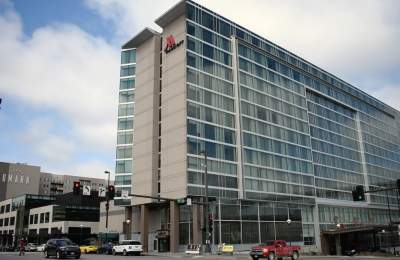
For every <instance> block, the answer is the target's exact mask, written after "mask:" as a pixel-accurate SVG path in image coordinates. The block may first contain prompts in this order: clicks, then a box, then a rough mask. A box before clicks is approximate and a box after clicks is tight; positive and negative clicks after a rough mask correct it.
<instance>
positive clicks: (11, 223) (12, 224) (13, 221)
mask: <svg viewBox="0 0 400 260" xmlns="http://www.w3.org/2000/svg"><path fill="white" fill-rule="evenodd" d="M14 225H15V217H11V218H10V226H14Z"/></svg>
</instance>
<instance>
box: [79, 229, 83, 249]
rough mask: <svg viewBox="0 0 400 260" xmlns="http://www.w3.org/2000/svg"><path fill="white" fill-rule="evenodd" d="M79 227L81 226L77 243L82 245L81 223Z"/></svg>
mask: <svg viewBox="0 0 400 260" xmlns="http://www.w3.org/2000/svg"><path fill="white" fill-rule="evenodd" d="M79 227H80V228H81V232H80V234H79V245H82V227H83V225H82V224H80V225H79Z"/></svg>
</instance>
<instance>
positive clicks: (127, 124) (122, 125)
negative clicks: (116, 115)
mask: <svg viewBox="0 0 400 260" xmlns="http://www.w3.org/2000/svg"><path fill="white" fill-rule="evenodd" d="M127 129H133V118H120V119H118V130H127Z"/></svg>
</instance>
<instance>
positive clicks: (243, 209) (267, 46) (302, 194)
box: [121, 1, 400, 244]
mask: <svg viewBox="0 0 400 260" xmlns="http://www.w3.org/2000/svg"><path fill="white" fill-rule="evenodd" d="M186 18H187V19H186V31H187V36H186V47H187V50H186V77H187V83H186V88H187V163H188V165H187V166H188V173H187V183H188V188H187V191H188V196H201V195H203V194H204V181H203V179H204V166H205V165H204V164H205V162H204V156H203V151H205V152H206V153H207V156H208V160H207V169H208V173H209V177H208V178H209V179H208V182H209V192H210V196H215V197H218V198H220V199H222V200H225V199H227V200H228V201H231V202H228V203H227V202H224V201H222V202H219V203H217V206H216V207H215V209H214V210H215V212H216V214H217V220H216V221H215V222H214V225H215V226H214V230H215V231H214V234H213V235H214V241H216V242H226V243H234V244H239V243H243V244H246V243H258V242H264V241H267V240H270V239H275V238H276V239H280V238H281V239H290V240H292V241H294V242H301V243H304V244H313V243H315V239H314V237H315V236H316V235H315V232H316V230H315V227H316V226H318V223H319V228H321V229H322V230H324V229H327V228H331V227H332V226H333V225H334V224H335V223H346V224H348V225H352V224H360V223H361V224H382V223H387V219H388V213H389V212H388V210H386V197H385V194H384V193H372V194H369V195H367V204H365V205H364V204H359V203H357V202H353V201H352V200H353V198H352V193H351V191H352V190H353V189H354V188H355V186H356V185H363V186H364V187H365V190H373V189H378V188H384V187H388V186H391V185H394V183H395V180H397V179H400V137H399V132H400V131H399V125H400V124H399V122H400V121H399V117H400V113H399V112H398V111H396V110H394V109H393V108H391V107H389V106H387V105H385V104H383V103H382V102H380V101H378V100H377V99H375V98H373V97H371V96H369V95H367V94H366V93H364V92H362V91H360V90H358V89H356V88H355V87H353V86H351V85H349V84H348V83H346V82H344V81H342V80H340V79H338V78H336V77H334V76H332V75H331V74H329V73H327V72H325V71H323V70H321V69H319V68H318V67H316V66H314V65H312V64H311V63H309V62H306V61H304V60H303V59H301V58H299V57H297V56H295V55H293V54H292V53H290V52H288V51H286V50H284V49H282V48H280V47H278V46H276V45H275V44H273V43H271V42H269V41H268V40H265V39H263V38H261V37H260V36H258V35H256V34H254V33H252V32H250V31H248V30H246V29H244V28H242V27H240V26H238V25H237V24H235V23H233V22H231V21H229V20H227V19H225V18H223V17H221V16H219V15H217V14H215V13H213V12H212V11H209V10H208V9H206V8H204V7H202V6H200V5H198V4H196V3H193V2H191V1H188V2H187V9H186ZM126 69H128V68H126ZM121 73H122V72H121ZM123 109H126V110H127V109H128V108H127V107H126V108H123ZM121 138H122V137H121ZM232 199H242V200H232ZM333 200H334V201H335V202H336V204H337V206H329V205H332V201H333ZM217 201H220V200H217ZM232 201H239V202H237V203H232ZM251 201H253V202H251ZM266 201H270V202H266ZM280 202H285V203H286V204H285V203H284V204H282V205H281V204H279V203H280ZM389 202H390V203H391V204H393V207H397V203H398V202H397V194H396V193H394V192H391V193H390V194H389ZM246 203H249V205H247V204H246ZM269 203H270V204H269ZM288 203H291V204H290V206H289V205H288ZM292 203H293V204H292ZM316 205H318V206H319V207H318V210H317V207H316ZM313 210H315V212H314V213H312V212H313ZM313 214H314V215H313ZM396 214H397V213H396ZM396 216H397V215H396ZM314 217H318V219H314ZM288 218H290V219H291V220H292V221H293V222H292V223H293V225H290V226H287V224H286V222H285V221H286V220H287V219H288ZM185 223H186V222H185ZM183 224H184V223H182V225H183ZM292 231H293V232H292ZM289 233H292V234H294V233H295V234H297V235H296V236H291V237H284V236H285V234H289ZM317 236H319V234H318V235H317ZM182 239H184V238H182ZM186 240H187V239H186ZM186 240H184V241H186ZM182 241H183V240H182Z"/></svg>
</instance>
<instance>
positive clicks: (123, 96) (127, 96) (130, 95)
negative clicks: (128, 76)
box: [119, 90, 135, 103]
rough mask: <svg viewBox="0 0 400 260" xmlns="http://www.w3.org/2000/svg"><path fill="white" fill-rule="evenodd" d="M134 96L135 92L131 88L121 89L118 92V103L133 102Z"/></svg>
mask: <svg viewBox="0 0 400 260" xmlns="http://www.w3.org/2000/svg"><path fill="white" fill-rule="evenodd" d="M134 98H135V93H134V92H133V90H129V91H122V92H120V93H119V102H120V103H125V102H133V100H134Z"/></svg>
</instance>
